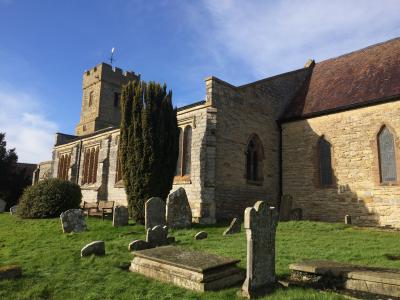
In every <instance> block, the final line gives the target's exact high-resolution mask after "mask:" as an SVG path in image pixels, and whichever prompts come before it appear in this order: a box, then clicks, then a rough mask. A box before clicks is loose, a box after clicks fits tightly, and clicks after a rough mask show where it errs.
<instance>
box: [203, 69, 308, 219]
mask: <svg viewBox="0 0 400 300" xmlns="http://www.w3.org/2000/svg"><path fill="white" fill-rule="evenodd" d="M306 75H307V69H302V70H299V71H295V72H290V73H287V74H283V75H282V76H276V77H273V78H269V79H266V80H261V81H257V82H255V83H252V84H249V85H245V86H241V87H234V86H232V85H230V84H228V83H226V82H223V81H221V80H219V79H217V78H214V77H210V78H208V79H207V80H206V85H207V97H208V98H209V99H211V100H210V101H211V102H212V105H213V106H214V107H216V109H217V111H218V112H217V123H216V162H215V163H216V175H215V178H216V180H215V201H216V212H217V219H229V218H233V217H240V218H243V213H244V210H245V208H246V207H249V206H253V205H254V203H255V202H256V201H258V200H265V201H268V202H270V203H274V202H275V201H276V199H277V197H278V194H279V178H280V175H279V139H280V137H279V130H278V126H277V123H276V120H277V119H278V118H279V117H280V115H281V114H282V113H283V111H284V110H285V108H286V105H287V103H288V102H289V100H290V99H291V98H292V97H293V94H294V93H295V92H296V91H297V89H298V88H299V86H300V85H301V84H302V82H303V81H304V79H305V78H306ZM252 134H257V135H258V137H259V138H260V139H261V142H262V145H263V149H264V157H265V158H264V160H263V161H262V166H263V176H262V177H263V180H262V182H260V183H252V182H248V181H247V179H246V151H247V145H248V142H249V138H250V136H251V135H252Z"/></svg>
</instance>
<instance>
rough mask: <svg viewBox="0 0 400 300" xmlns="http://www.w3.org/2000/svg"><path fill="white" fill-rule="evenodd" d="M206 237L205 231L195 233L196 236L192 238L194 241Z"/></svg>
mask: <svg viewBox="0 0 400 300" xmlns="http://www.w3.org/2000/svg"><path fill="white" fill-rule="evenodd" d="M207 237H208V234H207V232H205V231H200V232H198V233H196V235H195V236H194V239H195V240H204V239H206V238H207Z"/></svg>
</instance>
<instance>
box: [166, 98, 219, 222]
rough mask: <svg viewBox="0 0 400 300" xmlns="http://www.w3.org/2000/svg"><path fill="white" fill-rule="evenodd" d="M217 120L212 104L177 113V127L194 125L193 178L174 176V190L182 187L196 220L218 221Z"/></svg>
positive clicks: (192, 145) (192, 147)
mask: <svg viewBox="0 0 400 300" xmlns="http://www.w3.org/2000/svg"><path fill="white" fill-rule="evenodd" d="M215 122H216V110H215V109H214V108H212V107H210V105H209V103H208V104H205V105H200V106H196V107H193V108H191V109H187V110H184V111H180V112H178V126H179V127H180V128H182V132H183V129H184V128H185V126H188V125H190V126H191V127H192V144H191V174H190V178H180V177H179V176H177V177H175V180H174V185H173V189H172V190H176V189H178V188H179V187H183V188H184V189H185V190H186V194H187V196H188V199H189V204H190V208H191V210H192V216H193V221H194V222H198V223H203V224H205V223H215V204H214V188H215V184H214V181H215Z"/></svg>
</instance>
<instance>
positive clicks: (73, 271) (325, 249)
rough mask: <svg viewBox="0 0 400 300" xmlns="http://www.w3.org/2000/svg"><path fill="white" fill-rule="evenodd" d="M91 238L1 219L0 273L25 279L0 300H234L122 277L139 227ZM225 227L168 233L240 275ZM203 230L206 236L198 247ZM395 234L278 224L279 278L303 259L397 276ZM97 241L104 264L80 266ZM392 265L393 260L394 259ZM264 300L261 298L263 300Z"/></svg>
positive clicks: (242, 252)
mask: <svg viewBox="0 0 400 300" xmlns="http://www.w3.org/2000/svg"><path fill="white" fill-rule="evenodd" d="M88 228H89V230H88V231H86V232H84V233H79V234H63V233H62V231H61V225H60V221H59V219H48V220H22V219H19V218H18V217H15V216H10V215H9V214H6V213H3V214H0V265H3V264H20V265H21V266H22V268H23V278H21V279H19V280H12V281H11V280H2V281H0V299H157V300H161V299H234V298H235V297H236V292H237V291H238V289H239V287H235V288H230V289H226V290H223V291H221V292H207V293H204V294H200V293H195V292H191V291H187V290H185V289H181V288H178V287H175V286H172V285H169V284H164V283H161V282H157V281H155V280H151V279H148V278H146V277H143V276H141V275H138V274H134V273H131V272H128V271H127V267H128V266H129V263H130V260H131V259H132V256H131V254H130V253H129V252H128V250H127V247H128V244H129V243H130V242H131V241H132V240H135V239H142V238H144V227H143V226H138V225H135V226H134V225H131V226H126V227H121V228H113V227H112V225H111V221H109V220H106V221H101V220H99V219H94V218H90V219H89V220H88ZM224 229H225V227H224V226H195V227H194V228H192V229H190V230H179V231H173V232H172V233H171V235H173V236H175V237H176V240H177V244H178V245H180V246H183V247H187V248H193V249H201V250H202V251H205V252H210V253H216V254H220V255H225V256H229V257H233V258H238V259H241V263H240V266H241V267H245V259H246V240H245V233H244V232H242V233H240V234H237V235H232V236H227V237H224V236H222V232H223V231H224ZM199 230H205V231H207V232H208V234H209V236H208V238H207V239H205V240H200V241H195V240H194V239H193V236H194V234H195V233H196V232H198V231H199ZM399 238H400V233H397V232H384V231H380V230H375V229H360V228H356V227H349V226H346V225H344V224H327V223H317V222H306V221H304V222H287V223H280V224H279V226H278V232H277V242H276V246H277V251H276V252H277V257H276V264H277V267H276V270H277V273H278V276H279V277H284V276H287V275H288V274H289V269H288V265H289V264H290V263H292V262H296V261H301V260H303V259H331V260H337V261H343V262H351V263H358V264H366V265H371V266H385V267H396V268H400V260H393V258H396V257H399V256H400V247H399V246H400V243H399ZM94 240H104V241H105V242H106V255H105V256H103V257H94V256H92V257H88V258H84V259H82V258H80V249H81V248H82V247H83V246H84V245H85V244H87V243H89V242H92V241H94ZM390 258H391V259H392V260H391V259H390ZM263 299H264V298H263ZM265 299H343V297H341V296H340V295H337V294H333V293H325V292H319V291H314V290H311V289H306V290H304V289H297V288H296V289H295V288H290V289H285V290H278V291H276V292H275V293H274V294H272V295H270V296H268V297H265Z"/></svg>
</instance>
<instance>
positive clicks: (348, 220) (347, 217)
mask: <svg viewBox="0 0 400 300" xmlns="http://www.w3.org/2000/svg"><path fill="white" fill-rule="evenodd" d="M344 223H346V224H348V225H350V224H351V216H350V215H345V216H344Z"/></svg>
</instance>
